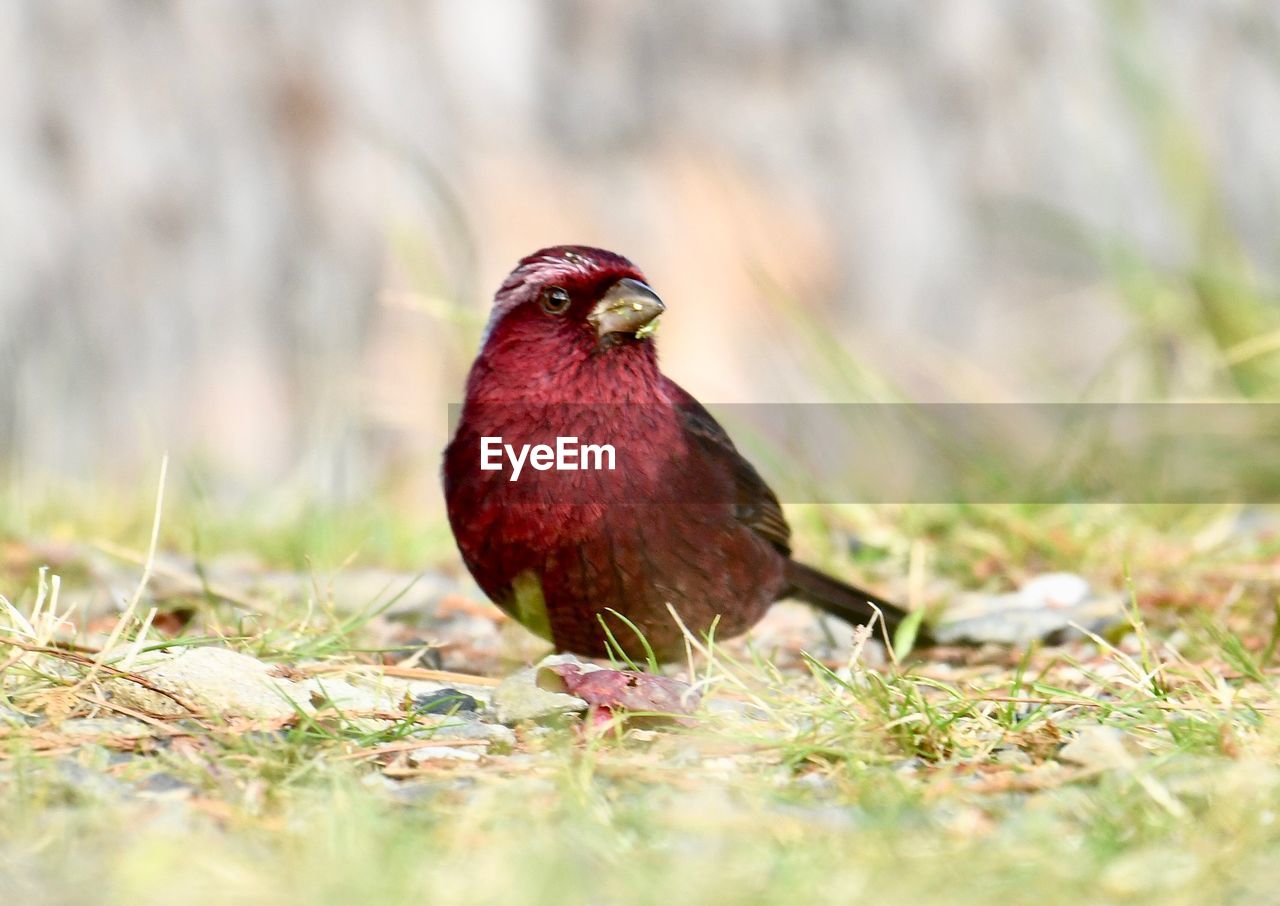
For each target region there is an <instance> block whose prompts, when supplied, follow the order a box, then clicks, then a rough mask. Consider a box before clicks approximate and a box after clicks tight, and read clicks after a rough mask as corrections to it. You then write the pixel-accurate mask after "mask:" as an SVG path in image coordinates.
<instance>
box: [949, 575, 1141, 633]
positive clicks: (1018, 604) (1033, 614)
mask: <svg viewBox="0 0 1280 906" xmlns="http://www.w3.org/2000/svg"><path fill="white" fill-rule="evenodd" d="M1124 618H1125V616H1124V602H1123V599H1122V598H1121V597H1120V596H1119V595H1116V594H1095V593H1094V591H1093V589H1092V588H1090V586H1089V583H1088V581H1087V580H1086V579H1084V578H1083V577H1082V576H1078V575H1076V574H1075V573H1046V574H1044V575H1041V576H1036V577H1034V578H1032V579H1030V580H1028V581H1027V582H1026V583H1025V584H1024V585H1023V586H1022V587H1021V588H1020V589H1018V590H1017V591H1016V592H1012V593H1008V594H995V595H993V594H985V593H981V592H973V593H970V594H963V595H959V596H957V598H956V599H955V600H954V601H953V602H952V603H951V605H950V606H949V607H948V608H947V611H946V613H945V614H944V615H943V618H942V620H941V621H940V622H938V623H937V624H935V625H934V626H932V627H930V628H931V631H932V632H933V636H934V638H935V639H937V640H938V641H939V642H942V643H944V644H952V643H958V642H970V643H973V642H994V643H997V644H1002V645H1027V644H1029V643H1031V642H1034V641H1039V640H1044V641H1048V642H1050V643H1059V642H1062V641H1064V640H1066V639H1068V638H1078V637H1080V635H1081V632H1080V629H1078V628H1076V627H1081V628H1083V629H1086V630H1088V631H1089V632H1094V633H1105V632H1106V631H1107V630H1108V629H1109V628H1110V627H1112V626H1115V625H1118V624H1119V623H1121V622H1123V620H1124Z"/></svg>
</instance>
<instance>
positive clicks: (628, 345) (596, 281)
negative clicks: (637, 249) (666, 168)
mask: <svg viewBox="0 0 1280 906" xmlns="http://www.w3.org/2000/svg"><path fill="white" fill-rule="evenodd" d="M664 308H665V306H664V305H663V304H662V300H661V299H659V298H658V295H657V293H655V292H654V291H653V290H652V289H650V288H649V286H648V284H646V283H645V279H644V275H643V274H642V273H640V270H639V269H638V268H637V267H636V266H635V265H634V264H632V263H631V262H630V261H628V260H627V259H626V258H623V257H622V256H621V255H615V254H614V253H613V252H607V251H605V250H604V249H597V248H590V247H587V246H580V245H562V246H555V247H553V248H546V249H542V250H541V251H538V252H534V253H533V254H532V255H529V256H528V257H527V258H524V259H523V260H522V261H521V262H520V263H519V264H518V265H517V266H516V269H515V270H513V271H512V272H511V274H510V275H509V276H508V277H507V279H506V280H505V281H503V284H502V286H501V288H500V289H499V290H498V293H497V295H496V296H495V298H494V307H493V313H492V315H491V316H490V318H489V326H488V327H487V328H486V330H485V336H484V341H483V344H482V351H481V355H482V356H489V357H493V356H502V357H508V358H515V359H528V360H530V361H537V362H542V363H544V364H546V363H549V362H551V361H556V362H559V363H560V364H563V365H569V364H574V363H578V362H581V361H585V360H589V359H592V358H594V357H598V356H606V355H618V354H621V355H624V356H631V355H641V356H646V357H649V358H652V357H653V341H652V340H651V339H650V337H649V335H650V334H651V333H652V332H653V329H654V326H655V322H656V320H657V317H658V316H659V315H660V314H662V312H663V310H664ZM626 349H630V352H622V350H626Z"/></svg>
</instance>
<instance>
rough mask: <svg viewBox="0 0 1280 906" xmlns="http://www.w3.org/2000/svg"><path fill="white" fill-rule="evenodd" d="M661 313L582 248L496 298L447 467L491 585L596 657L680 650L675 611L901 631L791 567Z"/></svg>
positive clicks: (701, 617) (730, 627) (764, 498)
mask: <svg viewBox="0 0 1280 906" xmlns="http://www.w3.org/2000/svg"><path fill="white" fill-rule="evenodd" d="M664 308H665V306H664V305H663V303H662V300H661V299H659V298H658V296H657V294H656V293H654V291H653V290H652V289H650V288H649V286H648V285H647V284H646V282H645V278H644V275H643V274H641V273H640V271H639V270H638V269H637V268H636V266H635V265H634V264H632V263H631V262H630V261H628V260H627V259H626V258H623V257H621V256H619V255H615V254H613V253H612V252H606V251H604V250H602V249H595V248H588V247H585V246H559V247H556V248H548V249H543V250H542V251H540V252H535V253H534V254H532V255H530V256H529V257H527V258H525V259H524V260H523V261H521V262H520V264H519V266H517V267H516V269H515V270H514V271H512V273H511V275H510V276H508V277H507V279H506V281H505V282H504V283H503V284H502V287H501V288H500V289H499V290H498V293H497V296H496V297H495V302H494V308H493V313H492V316H491V317H490V319H489V324H488V327H487V329H486V330H485V334H484V339H483V341H482V344H481V349H480V354H479V356H478V357H477V358H476V361H475V363H474V364H473V365H472V367H471V373H470V375H469V376H468V378H467V391H466V400H465V402H464V404H463V407H462V413H461V417H460V420H459V422H458V426H457V429H456V431H455V432H454V436H453V440H452V441H451V442H450V444H449V446H448V448H447V449H446V450H445V454H444V491H445V500H446V503H447V505H448V511H449V522H450V524H451V525H452V527H453V533H454V537H455V538H456V539H457V542H458V549H459V551H461V553H462V559H463V560H464V561H465V562H466V564H467V568H468V569H470V570H471V574H472V575H473V576H475V579H476V581H477V582H478V583H479V585H480V587H481V588H482V589H484V591H485V593H486V594H487V595H488V596H489V597H490V598H492V599H493V600H494V602H496V603H497V604H498V606H499V607H501V608H502V609H503V610H505V611H506V612H507V613H509V614H511V616H513V617H514V618H515V619H517V620H519V621H520V622H521V623H523V624H524V625H525V626H527V627H528V628H530V629H531V630H533V631H534V632H536V633H538V634H539V635H541V636H543V637H545V638H547V639H548V640H550V641H551V642H553V643H554V644H555V646H556V647H557V648H558V649H561V650H567V651H573V652H577V653H579V654H584V655H591V656H604V655H607V654H608V653H609V644H610V636H612V640H613V642H614V643H615V644H616V645H617V646H618V647H620V648H621V649H622V650H623V651H625V652H626V653H627V654H628V655H630V656H632V657H639V656H643V654H644V653H645V644H644V642H642V641H641V640H640V638H639V637H638V633H639V634H643V636H644V639H645V641H647V643H648V645H649V646H651V648H652V650H653V651H654V652H656V654H657V655H658V656H659V657H662V658H670V657H674V656H676V655H678V654H679V653H681V652H682V651H683V650H684V639H683V635H682V633H681V631H680V628H679V626H678V624H677V623H676V621H675V620H674V619H673V618H672V616H671V613H670V611H669V610H668V604H670V605H671V607H673V608H674V609H675V611H676V612H677V613H678V614H679V615H680V618H681V620H683V622H684V623H685V625H686V626H688V628H689V629H690V630H692V631H693V632H695V633H699V634H702V633H706V632H708V631H711V630H712V627H713V626H714V631H715V635H716V636H717V637H719V638H725V637H730V636H735V635H738V634H740V633H742V632H745V631H746V630H747V629H749V628H751V626H752V625H753V624H755V622H756V621H757V620H759V619H760V617H761V616H762V615H763V614H764V612H765V610H766V609H767V608H768V607H769V605H770V604H772V603H773V602H774V601H777V600H779V599H780V598H788V597H790V598H799V599H801V600H804V601H808V602H809V603H811V604H814V605H816V606H818V607H820V608H822V609H823V610H826V611H828V612H830V613H833V614H836V615H838V616H840V617H843V618H845V619H847V620H849V621H851V622H858V623H865V622H867V621H868V620H870V619H871V617H872V615H873V613H874V611H875V610H876V609H878V610H879V611H880V612H881V614H882V615H883V617H884V620H885V622H886V624H887V626H888V628H889V629H890V631H892V630H893V629H895V628H896V627H897V625H898V624H899V623H900V622H901V620H902V618H903V617H904V616H905V614H904V613H903V612H902V611H901V610H899V609H898V608H897V607H894V606H893V605H891V604H888V603H886V602H884V601H882V600H880V599H879V598H877V597H875V596H874V595H870V594H867V593H866V592H864V591H861V590H859V589H856V588H853V587H851V586H849V585H846V584H845V583H843V582H841V581H839V580H838V579H834V578H832V577H830V576H827V575H824V574H823V573H820V572H818V571H817V570H814V569H812V568H810V567H808V566H804V565H803V564H800V563H797V562H796V561H795V560H792V559H791V551H790V546H789V539H790V534H791V530H790V528H789V527H788V526H787V521H786V519H785V518H784V517H783V515H782V508H781V507H780V506H779V504H778V499H777V497H776V496H775V495H774V493H773V491H771V490H770V489H769V486H768V485H766V484H765V482H764V480H763V479H762V478H761V477H760V475H759V474H758V473H757V472H756V470H755V469H754V468H753V467H752V465H751V463H749V462H747V460H745V459H744V458H743V457H742V455H741V454H740V453H739V452H738V450H737V449H736V448H735V447H734V445H733V442H732V441H731V440H730V439H729V436H728V434H726V433H725V431H724V429H723V428H721V427H720V425H719V424H718V423H717V422H716V420H715V419H714V418H712V417H711V414H710V413H708V412H707V410H706V409H704V408H703V407H702V405H701V404H699V403H698V401H697V400H695V399H694V398H693V397H692V396H690V395H689V394H688V393H686V392H685V391H684V390H683V389H681V388H680V387H679V386H678V385H677V384H676V383H675V382H673V381H672V380H670V379H669V378H667V377H665V376H664V375H663V374H662V372H661V371H660V370H659V368H658V355H657V350H656V348H655V346H654V342H653V339H652V337H651V336H650V334H651V332H652V329H653V326H654V320H655V319H656V318H657V317H658V316H659V315H660V314H662V312H663V310H664ZM498 439H500V440H498ZM558 439H559V440H558ZM558 442H559V443H560V444H561V446H563V447H566V449H567V451H568V453H567V454H566V455H564V456H563V457H561V458H559V459H557V458H556V457H557V455H558V454H559V453H560V452H561V451H560V449H559V448H557V443H558ZM539 444H545V445H546V448H545V449H541V450H540V449H539V448H538V447H537V445H539ZM574 445H579V446H574ZM582 445H593V446H594V447H595V451H594V452H595V455H594V457H593V456H592V452H593V451H592V449H591V447H589V446H582ZM605 445H609V446H610V447H612V448H613V454H614V455H613V461H612V462H610V461H609V457H608V456H607V455H606V454H605V453H603V452H602V451H603V448H604V446H605ZM522 453H523V456H522V455H521V454H522ZM482 466H486V467H482ZM558 466H563V467H564V468H558ZM610 466H612V468H610ZM569 467H576V468H569ZM623 618H625V619H623ZM628 624H629V625H628Z"/></svg>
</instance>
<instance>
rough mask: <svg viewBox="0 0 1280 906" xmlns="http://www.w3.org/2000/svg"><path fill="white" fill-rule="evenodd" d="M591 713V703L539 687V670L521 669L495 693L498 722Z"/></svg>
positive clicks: (507, 679) (511, 723)
mask: <svg viewBox="0 0 1280 906" xmlns="http://www.w3.org/2000/svg"><path fill="white" fill-rule="evenodd" d="M585 710H587V703H586V702H585V701H583V700H582V699H580V698H577V697H576V696H573V695H565V694H564V693H562V692H548V691H547V690H546V689H543V688H542V687H540V686H539V685H538V668H537V667H533V668H530V669H528V670H521V671H519V672H518V673H514V674H512V675H511V676H509V677H507V678H506V679H505V680H503V681H502V683H501V685H499V686H498V688H497V689H495V690H494V691H493V711H494V715H495V716H496V717H497V720H498V723H500V724H506V725H507V726H512V725H514V724H518V723H520V722H522V721H526V720H530V721H539V720H549V719H559V718H563V717H564V716H565V715H568V714H576V713H578V712H581V711H585Z"/></svg>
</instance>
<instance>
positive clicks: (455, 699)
mask: <svg viewBox="0 0 1280 906" xmlns="http://www.w3.org/2000/svg"><path fill="white" fill-rule="evenodd" d="M412 707H413V710H414V711H416V712H418V713H419V714H455V713H458V712H460V711H476V710H477V709H478V708H479V707H480V703H479V702H478V701H476V700H475V699H474V698H472V697H471V696H470V695H467V694H466V693H465V692H459V691H458V690H457V689H454V688H453V687H452V686H446V687H445V688H443V689H439V690H437V691H435V692H427V693H424V694H422V695H416V696H414V699H413V705H412Z"/></svg>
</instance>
